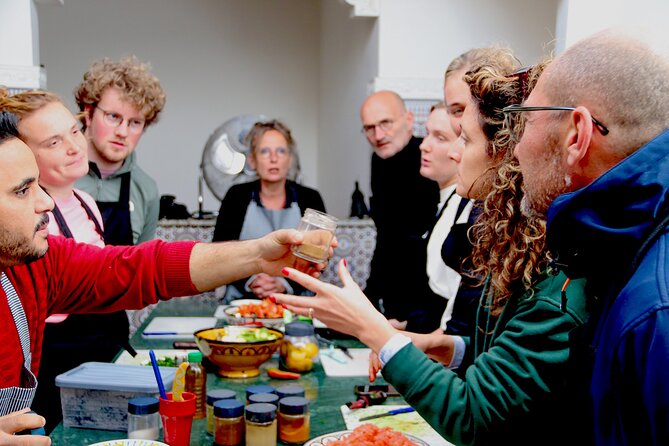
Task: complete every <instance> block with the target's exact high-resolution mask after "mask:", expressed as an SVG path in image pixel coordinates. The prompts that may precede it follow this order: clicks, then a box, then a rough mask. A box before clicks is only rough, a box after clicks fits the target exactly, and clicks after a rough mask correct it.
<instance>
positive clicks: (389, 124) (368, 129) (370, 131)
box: [362, 119, 395, 136]
mask: <svg viewBox="0 0 669 446" xmlns="http://www.w3.org/2000/svg"><path fill="white" fill-rule="evenodd" d="M394 123H395V121H393V120H392V119H384V120H383V121H380V122H378V123H377V124H368V125H363V126H362V132H363V133H364V134H365V135H367V136H373V135H374V132H376V128H377V127H378V128H380V129H381V130H383V131H384V132H387V131H388V130H390V129H391V128H393V124H394Z"/></svg>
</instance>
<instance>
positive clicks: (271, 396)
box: [249, 393, 279, 406]
mask: <svg viewBox="0 0 669 446" xmlns="http://www.w3.org/2000/svg"><path fill="white" fill-rule="evenodd" d="M253 403H268V404H274V405H275V406H278V405H279V395H277V394H276V393H254V394H253V395H251V396H249V404H253Z"/></svg>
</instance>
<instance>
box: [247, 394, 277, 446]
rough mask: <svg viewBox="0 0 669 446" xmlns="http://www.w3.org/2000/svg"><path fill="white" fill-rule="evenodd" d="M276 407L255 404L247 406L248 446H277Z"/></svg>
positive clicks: (266, 404)
mask: <svg viewBox="0 0 669 446" xmlns="http://www.w3.org/2000/svg"><path fill="white" fill-rule="evenodd" d="M276 440H277V421H276V406H275V405H274V404H268V403H253V404H249V405H248V406H246V446H276Z"/></svg>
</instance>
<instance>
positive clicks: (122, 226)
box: [96, 172, 135, 245]
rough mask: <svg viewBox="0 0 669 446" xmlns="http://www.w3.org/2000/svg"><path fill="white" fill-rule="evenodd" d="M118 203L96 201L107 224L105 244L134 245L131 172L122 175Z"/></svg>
mask: <svg viewBox="0 0 669 446" xmlns="http://www.w3.org/2000/svg"><path fill="white" fill-rule="evenodd" d="M120 176H121V190H120V192H119V196H118V201H117V202H115V201H96V203H97V205H98V208H99V209H100V214H102V221H103V222H104V224H105V233H104V238H105V244H107V245H134V244H135V242H134V240H133V237H132V226H131V224H130V172H126V173H124V174H121V175H120Z"/></svg>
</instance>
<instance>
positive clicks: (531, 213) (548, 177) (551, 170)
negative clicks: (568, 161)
mask: <svg viewBox="0 0 669 446" xmlns="http://www.w3.org/2000/svg"><path fill="white" fill-rule="evenodd" d="M558 143H559V140H558V137H557V134H556V133H555V132H550V134H549V135H548V137H547V138H546V145H545V151H544V153H545V155H544V158H543V160H536V161H535V166H536V165H538V164H541V169H537V170H536V171H535V173H536V174H537V177H536V178H531V179H530V180H529V181H528V179H527V178H526V177H525V176H524V175H523V191H524V194H523V198H522V200H521V202H520V209H521V212H522V213H523V214H524V215H525V216H527V217H535V218H536V217H539V218H546V214H547V212H548V208H549V207H550V205H551V204H552V203H553V200H555V199H556V198H557V197H558V196H559V195H561V194H563V193H565V192H567V191H568V190H569V185H570V183H571V179H570V177H569V176H568V175H567V173H566V172H565V170H564V167H563V165H562V159H561V156H560V151H559V149H558ZM528 183H529V184H531V185H533V186H532V187H531V188H528V187H527V184H528ZM528 189H531V191H529V190H528Z"/></svg>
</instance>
